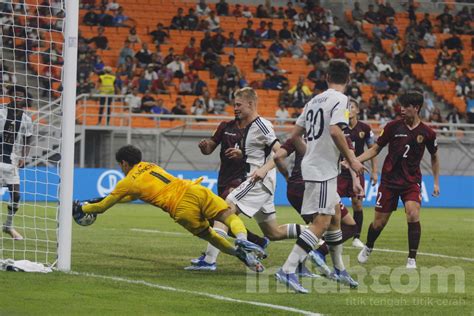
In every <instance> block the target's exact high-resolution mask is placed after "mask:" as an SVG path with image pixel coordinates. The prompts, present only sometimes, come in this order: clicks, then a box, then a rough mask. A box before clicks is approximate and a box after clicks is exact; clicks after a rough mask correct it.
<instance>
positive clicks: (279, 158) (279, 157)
mask: <svg viewBox="0 0 474 316" xmlns="http://www.w3.org/2000/svg"><path fill="white" fill-rule="evenodd" d="M286 157H288V152H287V151H286V149H285V148H283V147H280V149H278V150H277V152H276V153H275V156H273V160H274V161H275V165H276V167H277V168H278V171H280V173H281V174H282V175H283V176H284V177H285V179H288V176H289V173H288V168H287V166H286V163H285V158H286Z"/></svg>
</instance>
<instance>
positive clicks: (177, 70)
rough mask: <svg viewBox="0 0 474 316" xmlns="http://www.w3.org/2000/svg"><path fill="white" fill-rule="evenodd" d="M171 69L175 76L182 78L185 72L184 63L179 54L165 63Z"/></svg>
mask: <svg viewBox="0 0 474 316" xmlns="http://www.w3.org/2000/svg"><path fill="white" fill-rule="evenodd" d="M166 67H167V68H168V69H169V70H171V72H172V73H173V76H174V77H175V78H180V79H181V78H183V77H184V75H185V74H186V64H185V63H184V62H183V61H182V59H181V57H180V56H179V55H175V57H174V60H173V61H172V62H171V63H169V64H168V65H166Z"/></svg>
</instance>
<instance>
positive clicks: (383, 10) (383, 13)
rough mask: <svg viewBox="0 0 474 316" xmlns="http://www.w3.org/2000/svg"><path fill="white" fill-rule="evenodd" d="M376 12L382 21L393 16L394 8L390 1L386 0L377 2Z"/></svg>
mask: <svg viewBox="0 0 474 316" xmlns="http://www.w3.org/2000/svg"><path fill="white" fill-rule="evenodd" d="M378 14H379V16H380V20H381V22H382V23H384V22H385V21H387V19H389V18H393V17H394V16H395V10H394V9H393V8H392V5H391V4H390V1H386V2H385V4H383V3H380V4H379V10H378Z"/></svg>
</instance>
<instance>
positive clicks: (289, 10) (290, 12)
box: [285, 1, 298, 19]
mask: <svg viewBox="0 0 474 316" xmlns="http://www.w3.org/2000/svg"><path fill="white" fill-rule="evenodd" d="M297 13H298V12H296V10H295V9H294V8H293V3H292V2H291V1H290V2H288V4H287V7H286V10H285V15H286V17H287V18H288V19H293V17H294V16H295V15H296V14H297Z"/></svg>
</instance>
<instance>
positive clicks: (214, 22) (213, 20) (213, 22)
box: [206, 11, 221, 32]
mask: <svg viewBox="0 0 474 316" xmlns="http://www.w3.org/2000/svg"><path fill="white" fill-rule="evenodd" d="M206 21H207V23H208V25H209V31H211V32H217V31H218V30H220V29H221V20H220V19H219V17H218V16H216V13H215V12H214V11H211V12H210V13H209V17H208V18H207V19H206Z"/></svg>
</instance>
